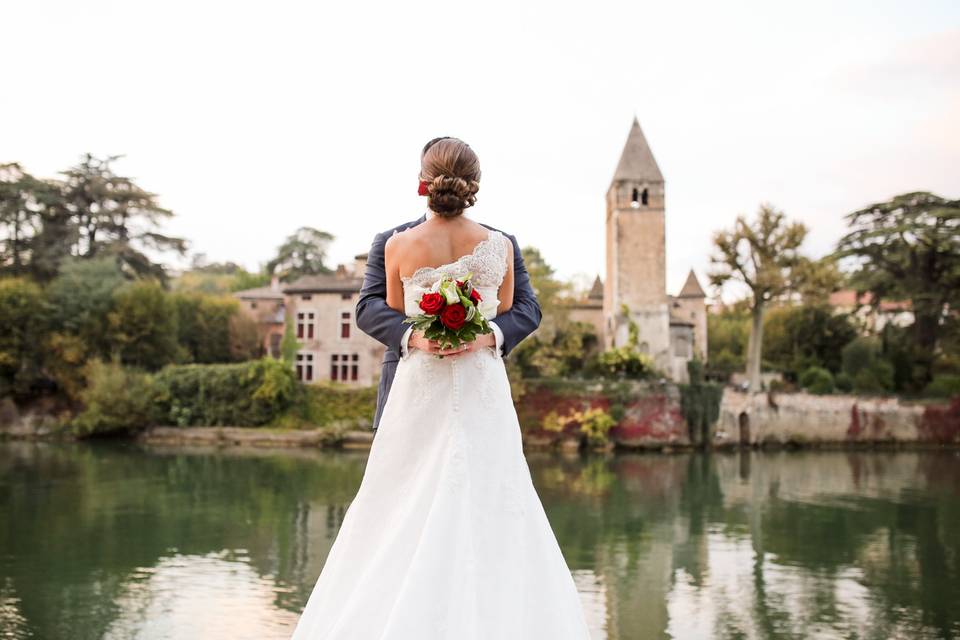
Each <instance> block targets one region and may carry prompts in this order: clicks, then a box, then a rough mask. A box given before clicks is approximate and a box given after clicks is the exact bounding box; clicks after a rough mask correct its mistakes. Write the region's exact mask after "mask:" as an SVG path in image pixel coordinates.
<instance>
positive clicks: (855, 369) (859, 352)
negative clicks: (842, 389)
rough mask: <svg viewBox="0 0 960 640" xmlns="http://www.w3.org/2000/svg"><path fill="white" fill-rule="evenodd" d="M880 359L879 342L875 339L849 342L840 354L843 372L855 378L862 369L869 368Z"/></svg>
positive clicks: (860, 339)
mask: <svg viewBox="0 0 960 640" xmlns="http://www.w3.org/2000/svg"><path fill="white" fill-rule="evenodd" d="M879 357H880V341H879V340H877V339H876V338H857V339H856V340H851V341H850V343H849V344H847V346H845V347H844V348H843V351H842V352H841V353H840V358H841V360H842V362H843V372H844V373H846V374H847V375H848V376H850V377H851V378H856V377H857V374H858V373H860V372H861V371H862V370H863V369H866V368H868V367H870V365H871V364H873V362H874V361H875V360H876V359H877V358H879Z"/></svg>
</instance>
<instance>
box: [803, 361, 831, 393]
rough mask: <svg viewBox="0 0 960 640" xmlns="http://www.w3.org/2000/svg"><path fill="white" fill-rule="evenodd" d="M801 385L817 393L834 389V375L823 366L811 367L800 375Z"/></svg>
mask: <svg viewBox="0 0 960 640" xmlns="http://www.w3.org/2000/svg"><path fill="white" fill-rule="evenodd" d="M800 386H801V387H803V388H804V389H806V390H807V391H809V392H810V393H815V394H817V395H823V394H826V393H830V392H832V391H833V375H832V374H831V373H830V372H829V371H827V370H826V369H824V368H823V367H810V368H808V369H807V370H806V371H804V372H803V373H802V374H801V375H800Z"/></svg>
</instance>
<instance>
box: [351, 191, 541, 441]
mask: <svg viewBox="0 0 960 640" xmlns="http://www.w3.org/2000/svg"><path fill="white" fill-rule="evenodd" d="M428 215H430V216H432V215H434V213H433V212H432V211H430V210H429V209H428V210H427V213H426V214H424V215H422V216H420V217H419V218H418V219H417V220H414V221H413V222H406V223H404V224H402V225H400V226H399V227H395V228H393V229H389V230H387V231H384V232H383V233H378V234H377V235H376V237H375V238H374V239H373V245H372V246H371V247H370V253H369V254H368V256H367V271H366V274H365V275H364V277H363V286H362V287H361V288H360V299H359V300H358V301H357V311H356V314H357V326H358V327H360V330H361V331H363V332H364V333H366V334H368V335H370V336H371V337H373V338H375V339H377V340H378V341H380V342H382V343H383V344H384V345H385V346H386V347H387V351H386V353H384V354H383V365H382V370H381V374H380V387H379V388H378V389H377V412H376V414H375V415H374V418H373V431H374V433H376V431H377V427H378V426H379V425H380V414H381V413H383V405H384V404H386V402H387V396H388V395H389V394H390V385H391V384H393V375H394V373H396V371H397V362H399V361H400V358H401V357H404V358H405V357H407V355H409V350H410V349H424V350H426V351H431V352H433V353H444V354H449V353H453V354H454V357H455V353H456V352H459V351H460V350H459V349H455V350H453V351H452V352H451V351H438V350H437V348H436V343H434V342H431V341H429V340H426V339H425V338H423V337H422V336H421V335H416V336H412V335H411V334H412V332H413V327H412V326H410V325H409V324H405V323H404V322H403V320H404V318H406V316H405V315H404V314H403V313H400V312H399V311H397V310H396V309H393V308H392V307H390V306H388V305H387V273H386V268H385V267H384V259H383V246H384V244H386V242H387V239H388V238H389V237H390V236H392V235H393V234H394V233H396V232H398V231H404V230H406V229H409V228H410V227H415V226H417V225H418V224H420V223H421V222H423V221H424V220H426V219H427V216H428ZM484 226H485V227H487V228H492V227H488V226H487V225H484ZM504 235H506V236H507V237H508V238H510V241H511V242H512V243H513V279H514V284H513V306H512V307H510V309H509V310H508V311H506V312H505V313H502V314H500V315H498V316H497V317H496V319H495V320H493V321H491V322H490V327H491V328H492V329H493V334H484V335H480V336H477V340H476V342H475V343H473V344H471V348H472V347H482V346H484V345H485V344H486V345H487V346H490V347H493V348H494V351H495V352H496V353H497V354H498V355H501V356H505V355H507V354H508V353H510V350H511V349H513V348H514V347H515V346H517V343H519V342H520V341H521V340H523V339H524V338H526V337H527V336H528V335H530V334H531V333H533V331H534V329H536V328H537V327H538V326H539V325H540V315H541V314H540V303H539V302H537V296H536V294H535V293H534V292H533V287H532V286H530V274H528V273H527V268H526V266H525V265H524V263H523V256H522V255H521V253H520V245H519V244H517V239H516V238H514V237H513V236H511V235H509V234H504ZM487 341H489V342H487Z"/></svg>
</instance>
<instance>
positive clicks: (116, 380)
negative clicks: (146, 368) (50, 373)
mask: <svg viewBox="0 0 960 640" xmlns="http://www.w3.org/2000/svg"><path fill="white" fill-rule="evenodd" d="M85 373H86V378H87V383H86V387H85V388H84V389H83V391H82V392H81V393H80V399H81V402H82V403H83V411H81V412H80V413H79V414H78V415H77V416H76V417H75V418H74V420H73V421H72V423H71V428H72V430H73V431H74V433H76V434H77V435H81V436H89V435H102V434H109V433H117V432H131V431H138V430H140V429H144V428H146V427H148V426H150V425H151V424H153V423H154V420H155V417H156V414H155V413H154V408H155V404H154V403H155V401H156V397H157V389H156V387H155V386H154V384H153V379H152V377H151V376H150V375H149V374H146V373H144V372H143V371H141V370H139V369H136V368H133V367H124V366H123V365H121V364H120V362H118V361H116V360H114V361H111V362H103V361H101V360H99V359H94V360H91V361H90V362H89V363H88V364H87V366H86V368H85Z"/></svg>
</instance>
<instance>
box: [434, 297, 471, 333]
mask: <svg viewBox="0 0 960 640" xmlns="http://www.w3.org/2000/svg"><path fill="white" fill-rule="evenodd" d="M466 320H467V310H466V308H465V307H464V306H463V305H462V304H460V303H459V302H458V303H457V304H448V305H447V306H446V307H444V308H443V311H441V312H440V322H442V323H443V326H445V327H446V328H447V329H453V330H454V331H456V330H457V329H459V328H460V327H462V326H463V323H464V322H466Z"/></svg>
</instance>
